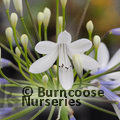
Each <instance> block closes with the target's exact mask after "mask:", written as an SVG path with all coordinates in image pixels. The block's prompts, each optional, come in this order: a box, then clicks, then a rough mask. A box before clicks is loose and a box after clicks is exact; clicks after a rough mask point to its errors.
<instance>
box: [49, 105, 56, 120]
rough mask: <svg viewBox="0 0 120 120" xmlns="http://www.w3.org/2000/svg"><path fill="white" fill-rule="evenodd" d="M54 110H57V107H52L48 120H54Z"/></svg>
mask: <svg viewBox="0 0 120 120" xmlns="http://www.w3.org/2000/svg"><path fill="white" fill-rule="evenodd" d="M54 110H55V106H52V108H51V110H50V114H49V117H48V119H47V120H51V119H52V116H53V113H54Z"/></svg>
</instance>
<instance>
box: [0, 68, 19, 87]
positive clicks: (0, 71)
mask: <svg viewBox="0 0 120 120" xmlns="http://www.w3.org/2000/svg"><path fill="white" fill-rule="evenodd" d="M0 74H1V75H2V76H3V77H4V78H5V79H6V80H7V81H8V82H10V83H12V84H15V85H17V86H21V85H20V84H18V83H16V82H14V81H12V80H10V79H9V78H8V77H7V76H5V75H4V73H3V72H2V70H1V68H0Z"/></svg>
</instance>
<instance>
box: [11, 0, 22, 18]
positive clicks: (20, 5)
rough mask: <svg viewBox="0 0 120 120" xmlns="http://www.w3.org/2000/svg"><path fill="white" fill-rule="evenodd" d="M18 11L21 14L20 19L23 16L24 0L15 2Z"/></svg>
mask: <svg viewBox="0 0 120 120" xmlns="http://www.w3.org/2000/svg"><path fill="white" fill-rule="evenodd" d="M13 3H14V6H15V9H16V11H17V12H18V13H19V14H20V17H22V16H23V5H22V0H13Z"/></svg>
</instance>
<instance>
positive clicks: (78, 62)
mask: <svg viewBox="0 0 120 120" xmlns="http://www.w3.org/2000/svg"><path fill="white" fill-rule="evenodd" d="M73 65H74V67H75V70H76V72H77V73H78V75H79V76H80V77H82V75H83V66H82V63H81V57H80V55H79V54H76V55H74V56H73Z"/></svg>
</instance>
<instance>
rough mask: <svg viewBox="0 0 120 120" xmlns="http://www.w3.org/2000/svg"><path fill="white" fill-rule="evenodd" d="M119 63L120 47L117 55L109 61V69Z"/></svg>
mask: <svg viewBox="0 0 120 120" xmlns="http://www.w3.org/2000/svg"><path fill="white" fill-rule="evenodd" d="M118 63H120V49H119V50H118V51H117V52H116V53H115V55H114V56H113V57H112V59H111V60H110V62H109V63H108V69H110V68H112V67H114V66H115V65H117V64H118Z"/></svg>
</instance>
